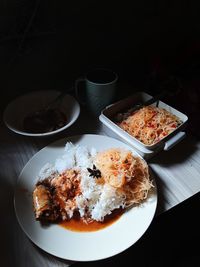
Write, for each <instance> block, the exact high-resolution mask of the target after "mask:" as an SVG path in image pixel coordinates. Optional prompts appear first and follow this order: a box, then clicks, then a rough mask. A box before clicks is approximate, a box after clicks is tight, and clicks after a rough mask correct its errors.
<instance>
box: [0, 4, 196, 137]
mask: <svg viewBox="0 0 200 267" xmlns="http://www.w3.org/2000/svg"><path fill="white" fill-rule="evenodd" d="M199 62H200V16H199V7H198V1H189V0H179V1H173V0H165V1H158V0H152V1H147V0H140V1H123V2H122V1H112V0H111V1H104V0H103V1H93V0H85V1H80V0H75V1H64V0H60V1H47V0H43V1H42V0H4V1H3V0H2V1H1V2H0V85H1V93H2V94H3V95H4V96H1V102H0V103H1V108H4V107H5V105H6V104H7V103H8V102H9V101H10V100H11V99H12V98H14V97H15V96H17V95H19V94H22V93H24V92H27V91H30V90H31V91H32V90H40V89H58V90H68V88H69V87H71V85H72V84H73V83H74V80H75V79H76V78H77V77H79V76H80V75H82V74H83V73H85V72H87V71H88V70H91V69H93V68H95V67H106V68H111V69H113V70H115V71H116V72H117V73H118V74H119V82H120V84H129V85H130V86H129V89H126V90H125V89H124V88H123V87H122V88H121V87H120V88H119V92H118V93H117V96H118V97H120V98H121V97H123V96H127V95H129V94H131V93H133V92H134V91H135V90H138V89H139V90H143V91H146V92H148V93H151V94H156V93H157V92H158V91H160V90H162V89H161V87H162V83H163V82H164V83H166V81H167V82H168V81H169V80H170V77H171V76H172V77H173V78H174V77H175V78H176V79H177V77H178V79H179V81H180V84H181V86H180V85H179V86H178V87H181V94H180V92H179V95H178V97H175V98H174V99H176V103H175V107H176V108H179V109H180V111H182V112H186V113H187V115H189V116H190V117H192V120H194V122H193V123H192V124H193V125H192V127H194V130H192V132H193V133H195V134H196V128H195V125H196V124H198V123H199V122H200V121H199V119H197V118H195V117H196V116H195V115H194V114H196V112H197V110H198V105H199V73H200V63H199ZM170 87H171V85H170ZM172 87H173V89H174V90H175V91H176V89H177V84H176V85H175V86H174V85H173V86H172ZM189 91H190V93H189ZM2 98H3V99H2ZM174 99H173V98H172V97H171V100H170V101H171V103H172V104H174ZM177 100H179V101H177ZM188 101H189V102H190V104H188ZM191 107H192V109H191Z"/></svg>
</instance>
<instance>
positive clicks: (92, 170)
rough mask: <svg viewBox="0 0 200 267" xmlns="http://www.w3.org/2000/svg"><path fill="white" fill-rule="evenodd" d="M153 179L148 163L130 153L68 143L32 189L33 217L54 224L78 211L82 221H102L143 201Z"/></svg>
mask: <svg viewBox="0 0 200 267" xmlns="http://www.w3.org/2000/svg"><path fill="white" fill-rule="evenodd" d="M152 188H153V182H152V180H151V177H150V174H149V168H148V165H147V163H146V162H145V161H144V160H143V159H142V158H140V157H137V156H135V155H133V154H132V152H131V151H129V150H126V149H122V148H110V149H107V150H104V151H100V152H97V151H96V150H95V149H94V148H91V149H89V148H88V147H85V146H78V145H73V144H72V143H70V142H69V143H67V144H66V146H65V153H64V155H63V156H62V157H61V158H58V159H56V161H55V163H54V164H50V163H47V164H46V165H45V166H43V168H42V169H41V170H40V173H39V175H38V182H37V183H36V185H35V188H34V190H33V206H34V212H35V218H36V220H39V221H48V222H58V221H65V220H70V219H72V218H74V217H75V216H77V214H78V215H79V217H80V218H81V220H82V221H84V222H85V223H87V224H88V223H90V222H92V221H98V222H103V221H104V220H105V218H106V216H107V215H109V214H111V213H112V212H114V211H115V210H117V209H123V210H125V209H126V208H127V207H129V206H130V205H134V204H135V205H138V204H140V203H142V202H143V201H144V200H146V199H147V197H148V195H149V193H150V190H151V189H152Z"/></svg>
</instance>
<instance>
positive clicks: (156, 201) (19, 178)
mask: <svg viewBox="0 0 200 267" xmlns="http://www.w3.org/2000/svg"><path fill="white" fill-rule="evenodd" d="M85 136H86V137H88V138H91V137H92V138H98V137H103V138H107V139H109V140H115V141H117V142H118V143H121V144H123V145H124V146H125V147H129V148H130V150H131V151H134V153H135V154H136V155H137V156H139V157H140V158H142V159H144V158H143V157H142V156H141V155H139V154H138V152H137V151H135V150H134V148H132V147H130V146H129V145H127V144H125V143H123V142H122V141H120V140H117V139H115V138H112V137H109V136H105V135H99V134H81V135H73V136H68V137H64V138H61V139H58V140H56V141H54V142H52V143H50V144H48V145H47V146H45V147H43V148H42V149H40V150H39V151H38V152H36V153H35V154H34V155H33V156H32V157H31V158H30V159H29V160H28V162H27V163H26V164H25V166H24V167H23V169H22V170H21V172H20V174H19V175H18V179H17V183H16V186H15V190H14V198H13V201H14V210H15V216H16V218H17V221H18V223H19V225H20V227H21V229H22V230H23V231H24V233H25V235H26V236H27V237H28V238H29V239H30V240H31V241H32V242H33V243H34V244H35V245H36V246H38V247H39V248H40V249H41V250H43V251H45V252H47V253H49V254H50V255H53V256H56V257H58V258H60V259H64V260H71V261H80V262H86V261H96V260H102V259H106V258H110V257H112V256H115V255H117V254H120V253H121V252H123V251H125V250H126V249H128V248H129V247H131V246H132V245H133V244H135V243H136V242H137V241H138V240H139V239H140V238H141V237H142V236H143V235H144V233H145V232H146V231H147V229H148V228H149V226H150V224H151V222H152V220H153V218H154V217H155V213H156V210H157V203H158V192H157V184H156V180H155V176H154V175H153V181H154V185H155V186H154V187H155V194H154V202H155V203H154V211H153V212H152V214H151V219H150V220H149V221H148V224H147V227H146V229H145V230H144V231H143V232H142V234H141V235H139V237H138V238H137V239H135V240H134V241H133V242H131V244H129V245H128V246H126V247H125V248H123V249H121V250H119V251H117V252H112V253H110V254H109V255H107V256H103V257H102V256H101V257H87V258H85V259H81V258H78V257H75V258H73V257H71V258H70V257H65V256H60V255H59V256H58V254H56V253H54V252H52V251H49V250H48V249H45V248H44V247H43V246H42V245H40V244H38V242H36V241H34V238H33V237H32V236H30V234H29V233H27V230H26V229H25V227H24V225H23V224H22V222H21V220H20V218H19V216H18V214H17V207H16V190H17V189H18V186H19V184H20V180H21V179H22V178H21V177H22V174H23V172H24V170H25V169H26V168H27V166H28V165H29V164H31V161H32V160H34V158H35V157H37V156H38V154H40V153H41V152H42V151H44V150H45V149H48V148H49V146H51V145H55V144H57V143H58V144H59V143H63V142H68V141H70V140H71V139H77V138H79V137H85ZM63 149H64V147H63ZM144 160H145V159H144ZM145 161H146V160H145ZM148 166H149V164H148ZM149 168H150V171H151V172H152V170H151V167H150V166H149ZM107 228H109V227H106V228H105V229H107ZM65 230H66V229H65ZM96 232H100V231H96ZM74 233H76V234H77V233H78V234H79V232H74ZM86 233H87V232H86Z"/></svg>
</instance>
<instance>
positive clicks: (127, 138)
mask: <svg viewBox="0 0 200 267" xmlns="http://www.w3.org/2000/svg"><path fill="white" fill-rule="evenodd" d="M151 98H152V96H151V95H149V94H147V93H145V92H137V93H136V94H134V95H132V96H130V97H128V98H125V99H122V100H120V101H118V102H116V103H114V104H111V105H109V106H107V107H106V108H105V109H103V110H102V112H101V115H100V116H99V120H100V121H101V122H102V124H103V128H104V131H105V132H106V134H108V135H109V136H112V137H116V138H118V139H120V140H122V141H124V142H125V143H128V144H129V145H131V146H132V147H134V148H135V150H136V151H137V152H138V153H139V154H140V155H141V156H142V157H143V158H145V159H148V158H151V157H152V156H154V155H155V154H156V153H157V152H159V151H161V150H169V149H170V148H172V147H173V146H174V145H176V144H177V143H178V142H180V141H181V140H182V139H183V138H184V137H185V132H184V131H183V130H184V129H185V126H186V122H187V120H188V117H187V116H186V115H185V114H183V113H181V112H180V111H178V110H176V109H175V108H173V107H171V106H169V105H167V104H165V103H164V102H162V101H160V100H159V102H158V107H160V108H164V109H166V110H167V111H169V112H170V113H172V114H174V115H176V116H177V117H179V118H180V119H181V121H182V124H181V125H180V126H179V127H177V128H176V129H175V130H174V131H173V132H172V133H170V134H169V135H167V136H166V137H164V138H163V139H162V140H160V141H159V142H158V143H156V144H154V145H145V144H143V143H142V142H140V141H139V140H137V139H136V138H135V137H133V136H131V135H130V134H128V133H127V132H126V131H124V130H123V129H121V128H120V127H119V126H118V125H117V124H116V123H115V122H114V121H113V118H114V117H115V115H116V114H117V113H120V112H122V111H124V110H128V109H129V108H133V107H134V105H136V104H137V103H143V102H145V101H147V100H149V99H151ZM153 105H154V106H155V105H156V103H154V104H153Z"/></svg>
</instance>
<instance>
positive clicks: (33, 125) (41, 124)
mask: <svg viewBox="0 0 200 267" xmlns="http://www.w3.org/2000/svg"><path fill="white" fill-rule="evenodd" d="M66 122H67V117H66V115H65V114H64V113H63V112H62V111H60V110H59V109H49V110H38V111H36V112H33V113H31V114H29V115H28V116H26V117H25V118H24V121H23V128H24V130H25V131H26V132H29V133H46V132H52V131H55V130H57V129H59V128H62V127H63V126H65V124H66Z"/></svg>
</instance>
